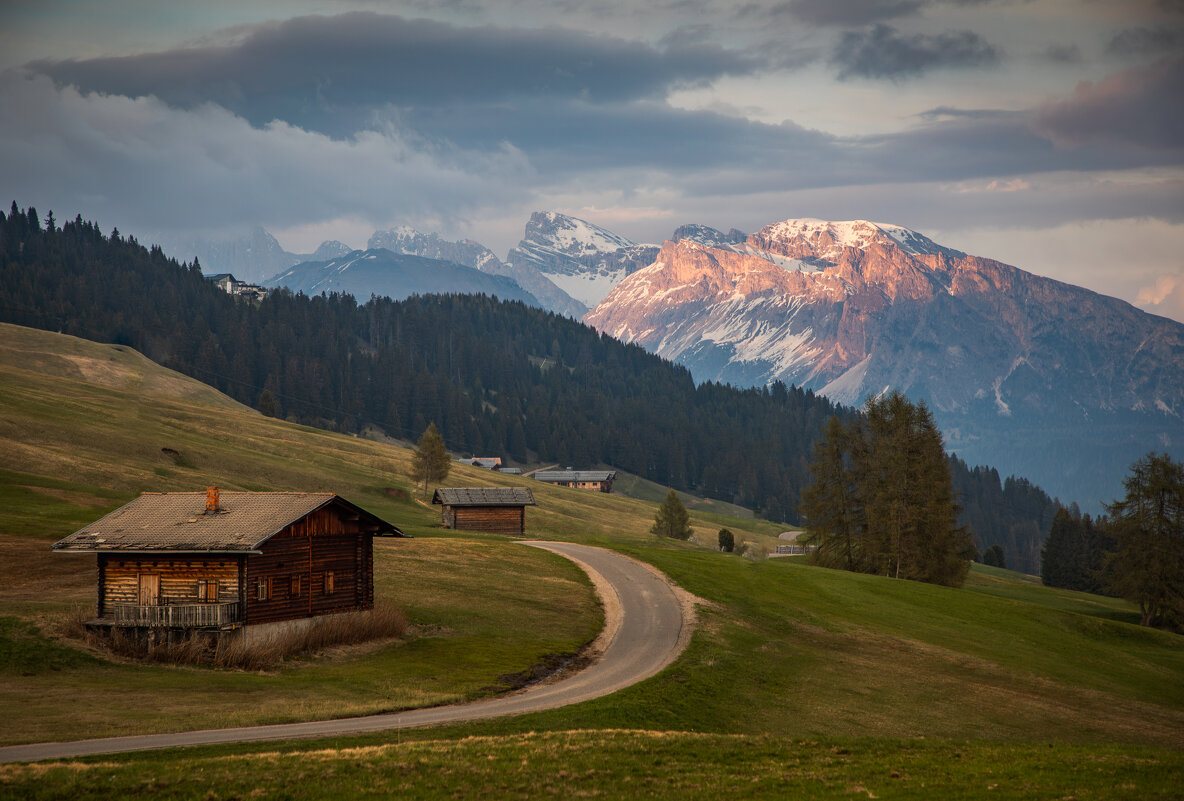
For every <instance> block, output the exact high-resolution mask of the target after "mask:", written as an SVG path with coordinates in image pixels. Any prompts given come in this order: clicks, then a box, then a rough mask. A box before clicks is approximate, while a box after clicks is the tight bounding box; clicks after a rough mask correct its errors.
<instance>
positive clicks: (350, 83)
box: [29, 12, 763, 136]
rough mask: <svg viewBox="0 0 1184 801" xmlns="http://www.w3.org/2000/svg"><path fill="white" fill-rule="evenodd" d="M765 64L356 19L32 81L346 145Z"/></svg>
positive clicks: (545, 33) (320, 21) (659, 90)
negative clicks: (420, 117)
mask: <svg viewBox="0 0 1184 801" xmlns="http://www.w3.org/2000/svg"><path fill="white" fill-rule="evenodd" d="M762 66H763V65H762V64H761V63H760V62H759V60H758V58H757V57H756V56H753V55H749V54H746V53H739V52H735V51H729V50H726V49H724V48H721V47H719V46H716V45H711V44H709V43H706V42H703V41H695V40H693V39H689V38H683V39H677V38H676V39H674V40H671V41H670V42H668V43H667V44H666V46H665V47H664V48H662V49H658V48H654V47H651V46H649V45H646V44H642V43H638V42H631V41H626V40H624V39H618V38H611V37H605V36H593V35H590V34H585V33H581V32H576V31H571V30H562V29H544V30H528V29H522V28H501V27H495V26H484V27H474V28H462V27H457V26H453V25H449V24H446V23H440V22H433V21H428V20H407V19H403V18H401V17H396V16H387V15H378V14H372V13H362V12H359V13H352V14H344V15H341V16H337V17H301V18H297V19H292V20H288V21H286V22H282V23H278V24H271V25H266V26H260V27H259V28H257V29H254V30H253V31H252V32H250V33H249V34H248V35H247V36H246V37H245V38H243V39H242V40H241V41H240V42H238V43H236V44H233V45H226V46H220V47H200V48H190V49H184V50H173V51H167V52H160V53H149V54H143V55H136V56H125V57H119V58H96V59H88V60H85V61H74V60H69V61H58V62H48V61H41V62H35V63H33V64H30V65H29V69H31V70H32V71H34V72H40V73H44V74H46V75H48V76H50V77H51V78H53V79H54V80H55V81H56V82H57V83H59V84H69V85H74V86H77V87H78V88H79V89H81V90H82V91H84V92H89V91H95V92H102V93H107V94H120V95H126V96H128V97H141V96H155V97H157V98H160V99H161V100H163V101H165V102H166V103H169V104H170V105H173V106H177V107H181V108H194V107H196V106H198V105H200V104H202V103H216V104H218V105H220V106H222V107H223V108H226V109H228V110H230V111H233V112H234V113H235V114H238V115H239V116H241V117H243V118H244V119H247V120H249V121H250V122H251V123H252V124H254V125H257V126H258V125H263V124H266V123H267V122H270V121H271V120H274V119H280V120H284V121H286V122H289V123H292V124H297V125H300V126H301V127H304V128H306V129H309V130H317V131H322V132H327V133H331V134H334V135H339V136H340V135H348V134H349V133H352V132H353V131H356V130H359V129H360V128H364V127H368V126H369V125H370V124H371V123H372V122H373V112H374V110H375V109H384V108H388V107H395V108H407V107H413V108H421V107H436V106H449V105H452V104H456V103H472V102H485V103H488V102H513V101H516V100H518V99H521V98H531V99H547V98H552V99H563V98H582V99H585V100H587V101H590V102H596V103H612V102H623V101H630V100H638V99H644V98H657V97H662V96H664V95H665V93H666V92H667V91H668V90H669V89H671V88H672V87H678V86H686V85H695V84H699V83H703V82H708V81H711V80H713V79H716V78H719V77H720V76H723V75H737V74H747V73H751V72H754V71H756V70H757V69H759V68H761V67H762Z"/></svg>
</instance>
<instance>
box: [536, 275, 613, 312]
mask: <svg viewBox="0 0 1184 801" xmlns="http://www.w3.org/2000/svg"><path fill="white" fill-rule="evenodd" d="M624 277H625V271H624V270H617V271H615V272H608V273H585V274H583V275H566V274H563V273H558V274H548V275H547V279H548V280H549V281H551V283H553V284H555V286H557V287H559V288H560V289H562V290H563V291H564V292H566V293H567V294H568V295H571V296H572V297H573V298H575V299H576V300H578V301H579V302H580V303H583V304H584V305H585V306H587V307H588V308H592V307H593V306H595V305H596V304H597V303H600V301H602V300H604V298H605V296H606V295H608V293H609V292H612V290H613V287H615V286H616V285H617V284H619V283H621V279H622V278H624Z"/></svg>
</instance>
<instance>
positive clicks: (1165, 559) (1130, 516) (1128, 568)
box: [1106, 453, 1184, 628]
mask: <svg viewBox="0 0 1184 801" xmlns="http://www.w3.org/2000/svg"><path fill="white" fill-rule="evenodd" d="M1123 487H1124V488H1125V489H1126V496H1125V497H1124V498H1123V499H1122V500H1120V501H1115V502H1114V503H1111V504H1108V505H1107V506H1106V511H1107V513H1108V514H1109V517H1110V519H1109V521H1108V524H1107V528H1108V529H1109V530H1110V533H1111V534H1112V536H1113V537H1114V539H1115V543H1116V546H1117V547H1116V550H1115V551H1114V553H1113V555H1112V556H1111V557H1110V558H1109V560H1108V562H1107V570H1108V572H1109V577H1110V586H1111V587H1112V589H1113V590H1114V591H1115V592H1117V593H1118V594H1120V595H1121V596H1122V597H1124V598H1126V599H1128V600H1130V601H1132V602H1133V603H1136V604H1138V605H1139V609H1140V611H1141V613H1142V619H1141V620H1140V622H1141V623H1142V625H1144V626H1170V627H1176V628H1184V464H1181V463H1179V462H1175V461H1173V460H1172V459H1171V458H1170V457H1169V456H1168V455H1167V454H1155V453H1150V454H1147V455H1146V456H1144V457H1143V458H1142V459H1140V460H1139V461H1137V462H1135V464H1133V465H1132V466H1131V474H1130V475H1129V476H1127V478H1126V479H1125V480H1124V481H1123Z"/></svg>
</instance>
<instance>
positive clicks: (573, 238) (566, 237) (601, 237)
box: [519, 211, 636, 258]
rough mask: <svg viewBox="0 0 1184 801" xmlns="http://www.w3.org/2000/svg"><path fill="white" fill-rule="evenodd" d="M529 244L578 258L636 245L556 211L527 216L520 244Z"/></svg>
mask: <svg viewBox="0 0 1184 801" xmlns="http://www.w3.org/2000/svg"><path fill="white" fill-rule="evenodd" d="M528 242H529V243H532V244H535V245H545V246H549V247H550V248H551V249H554V250H555V251H557V252H559V253H563V254H565V255H568V256H574V257H577V258H578V257H579V256H586V255H591V254H594V253H604V252H610V251H614V250H619V249H621V248H628V247H633V246H634V245H635V244H636V243H635V242H633V241H632V240H630V239H626V238H625V237H623V236H621V235H620V234H615V233H613V232H612V231H610V230H608V229H607V228H602V227H601V226H599V225H597V224H596V223H591V222H588V221H587V220H581V219H580V218H579V217H572V216H570V215H567V214H563V213H562V212H558V211H536V212H534V213H533V214H531V215H530V220H529V221H527V223H526V231H525V232H524V235H523V239H522V243H523V244H525V243H528ZM521 246H522V245H521V244H520V245H519V247H521Z"/></svg>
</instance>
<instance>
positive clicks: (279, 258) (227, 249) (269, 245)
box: [147, 225, 303, 283]
mask: <svg viewBox="0 0 1184 801" xmlns="http://www.w3.org/2000/svg"><path fill="white" fill-rule="evenodd" d="M147 241H149V242H153V243H156V244H159V245H160V246H161V248H162V249H163V250H164V252H165V253H167V254H168V255H169V256H172V257H173V258H175V259H178V260H180V261H192V260H193V259H194V258H196V259H197V260H198V262H199V263H200V264H201V271H202V272H203V273H205V274H206V275H214V274H216V273H233V274H234V277H235V278H237V279H238V280H240V281H246V282H249V283H258V282H259V281H262V280H263V279H264V278H267V277H268V276H269V275H275V274H276V273H277V272H280V271H281V270H284V269H287V268H288V267H291V266H292V265H293V264H296V263H297V262H300V261H302V260H303V259H302V257H300V256H298V255H296V254H295V253H289V252H287V251H286V250H284V249H283V247H281V246H280V243H279V242H278V241H277V240H276V238H275V237H274V236H272V235H271V234H269V233H268V232H267V231H266V230H264V229H263V228H262V227H261V226H258V225H257V226H255V227H254V228H252V229H251V230H250V231H248V232H246V233H244V234H242V235H240V236H237V237H209V236H202V235H194V236H164V235H162V236H150V237H147Z"/></svg>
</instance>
